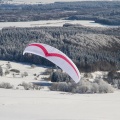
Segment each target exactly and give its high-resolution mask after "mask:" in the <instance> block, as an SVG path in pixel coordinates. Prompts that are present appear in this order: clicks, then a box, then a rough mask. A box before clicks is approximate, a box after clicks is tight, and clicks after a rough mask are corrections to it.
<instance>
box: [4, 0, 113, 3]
mask: <svg viewBox="0 0 120 120" xmlns="http://www.w3.org/2000/svg"><path fill="white" fill-rule="evenodd" d="M75 1H92V0H34V1H33V0H3V2H4V3H8V4H49V3H54V2H75ZM97 1H99V0H97ZM106 1H111V0H106Z"/></svg>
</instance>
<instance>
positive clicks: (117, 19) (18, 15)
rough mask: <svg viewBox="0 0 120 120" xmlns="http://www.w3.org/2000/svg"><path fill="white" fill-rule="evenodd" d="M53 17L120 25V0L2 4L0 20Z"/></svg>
mask: <svg viewBox="0 0 120 120" xmlns="http://www.w3.org/2000/svg"><path fill="white" fill-rule="evenodd" d="M51 19H69V20H94V21H95V22H97V23H101V24H107V25H120V1H81V2H55V3H51V4H37V5H26V4H25V5H24V4H22V5H14V4H0V21H1V22H3V21H9V22H10V21H12V22H13V21H14V22H16V21H37V20H51Z"/></svg>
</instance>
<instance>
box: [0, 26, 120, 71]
mask: <svg viewBox="0 0 120 120" xmlns="http://www.w3.org/2000/svg"><path fill="white" fill-rule="evenodd" d="M119 32H120V28H119V27H118V28H90V27H82V26H73V25H72V26H68V27H38V28H37V27H36V28H5V29H2V30H1V31H0V51H1V53H0V58H1V59H3V60H11V61H18V62H29V63H35V64H39V65H49V66H51V65H52V66H54V65H53V64H52V63H50V62H49V61H47V60H45V59H43V58H41V57H39V56H35V55H32V56H29V55H25V56H23V55H22V52H23V50H24V48H25V47H26V46H27V45H28V44H29V43H32V42H42V43H46V44H49V45H52V46H54V47H56V48H58V49H59V50H61V51H63V52H64V53H65V54H67V55H68V56H69V57H70V58H71V59H72V60H73V61H74V62H75V63H76V65H77V66H78V68H79V70H80V71H84V72H85V71H86V72H90V71H96V70H103V71H106V70H107V71H111V70H119V69H120V35H119ZM18 48H19V49H18ZM76 51H77V52H76Z"/></svg>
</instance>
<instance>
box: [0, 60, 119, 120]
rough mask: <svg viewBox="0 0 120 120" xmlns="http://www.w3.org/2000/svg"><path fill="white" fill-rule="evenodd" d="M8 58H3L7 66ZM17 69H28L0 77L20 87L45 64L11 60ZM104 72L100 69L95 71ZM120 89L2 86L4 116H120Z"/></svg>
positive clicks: (70, 119) (0, 112) (69, 119)
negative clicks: (88, 90) (78, 91)
mask: <svg viewBox="0 0 120 120" xmlns="http://www.w3.org/2000/svg"><path fill="white" fill-rule="evenodd" d="M6 63H7V61H0V65H3V64H4V65H3V66H2V68H3V69H4V70H5V68H6ZM10 63H11V65H12V68H13V69H18V70H20V72H21V73H22V72H28V74H29V75H28V76H27V77H24V78H21V77H20V76H19V75H18V76H16V77H14V78H13V76H12V74H10V75H7V76H3V77H0V83H1V82H9V83H11V84H13V85H14V86H15V87H17V85H18V84H20V83H21V82H23V81H25V82H40V81H41V80H42V79H41V78H42V77H43V76H42V75H41V76H40V77H39V79H38V80H34V76H33V74H34V73H37V74H39V73H41V72H44V71H45V70H46V68H45V67H41V66H37V67H35V68H31V67H30V65H25V64H22V63H14V62H10ZM95 74H96V75H98V74H100V73H99V72H97V73H95ZM119 111H120V91H115V92H114V93H108V94H72V93H65V92H55V91H49V89H47V88H44V89H41V90H23V89H20V88H19V89H2V88H0V119H1V120H120V114H119Z"/></svg>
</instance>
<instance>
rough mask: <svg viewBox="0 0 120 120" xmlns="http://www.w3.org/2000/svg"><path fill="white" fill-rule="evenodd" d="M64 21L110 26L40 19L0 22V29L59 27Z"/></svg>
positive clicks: (73, 21)
mask: <svg viewBox="0 0 120 120" xmlns="http://www.w3.org/2000/svg"><path fill="white" fill-rule="evenodd" d="M65 23H70V24H79V25H83V26H89V27H110V26H107V25H101V24H98V23H95V22H94V21H90V20H41V21H30V22H0V29H2V28H4V27H43V26H51V27H52V26H53V27H61V26H63V24H65Z"/></svg>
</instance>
